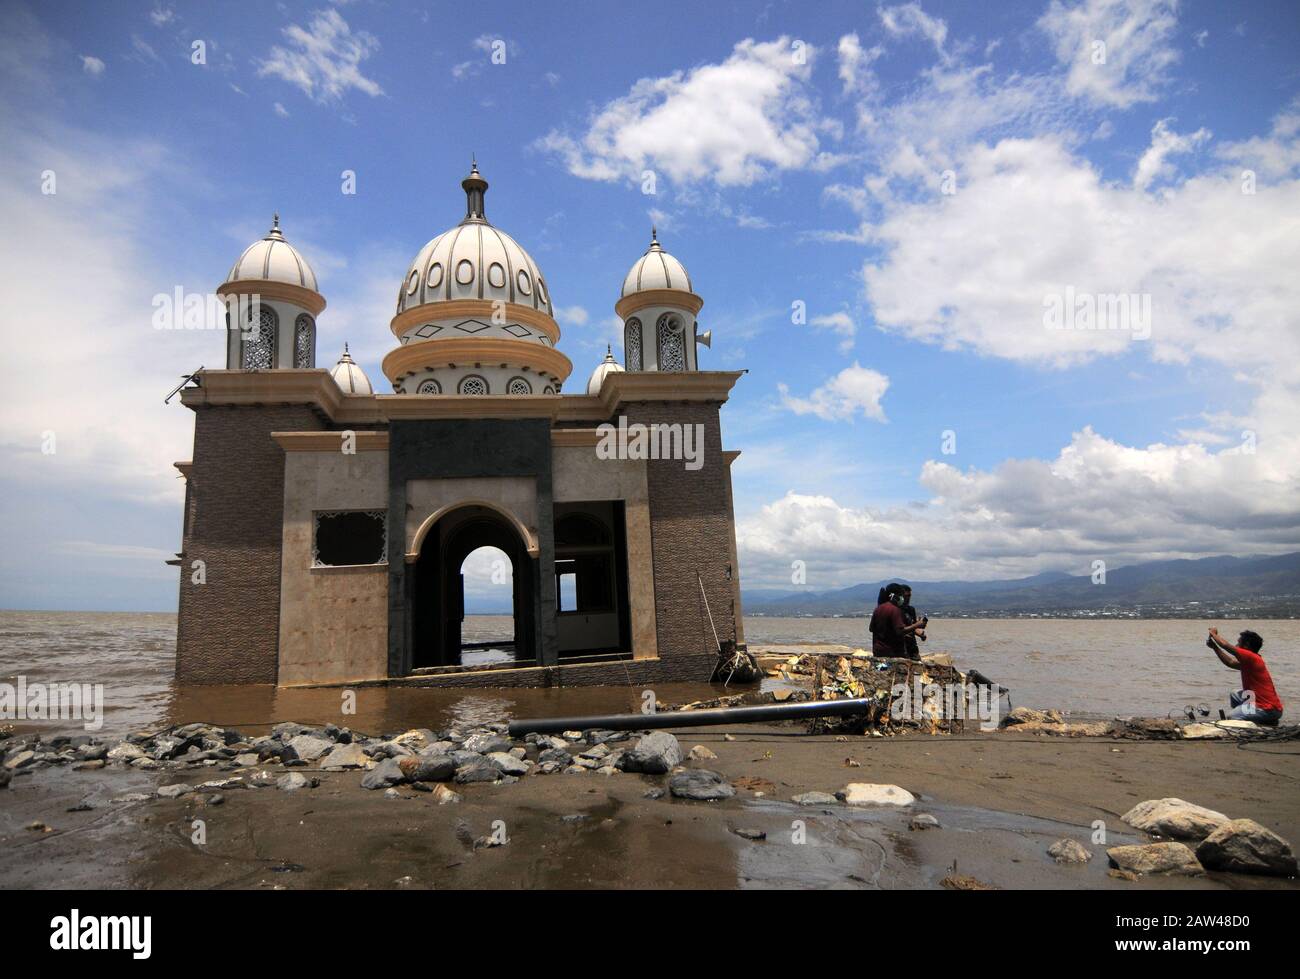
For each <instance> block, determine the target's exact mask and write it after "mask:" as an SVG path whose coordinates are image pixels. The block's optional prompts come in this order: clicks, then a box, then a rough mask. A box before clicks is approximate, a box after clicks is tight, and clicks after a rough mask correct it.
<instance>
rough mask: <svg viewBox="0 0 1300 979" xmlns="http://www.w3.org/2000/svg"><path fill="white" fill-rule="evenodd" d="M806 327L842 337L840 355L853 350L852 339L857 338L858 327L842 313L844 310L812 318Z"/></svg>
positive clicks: (851, 318) (846, 314) (850, 317)
mask: <svg viewBox="0 0 1300 979" xmlns="http://www.w3.org/2000/svg"><path fill="white" fill-rule="evenodd" d="M808 325H809V326H812V327H814V328H816V329H819V330H829V331H831V332H832V333H838V334H839V335H840V336H841V337H843V339H842V340H841V341H840V352H841V353H844V352H847V351H849V350H851V349H852V348H853V339H854V337H855V336H857V332H858V325H857V323H855V322H854V320H853V317H852V316H850V315H849V314H848V313H846V312H844V310H838V311H837V312H834V313H823V314H821V315H819V316H814V317H812V319H810V320H809V321H808Z"/></svg>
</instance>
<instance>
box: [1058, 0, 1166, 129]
mask: <svg viewBox="0 0 1300 979" xmlns="http://www.w3.org/2000/svg"><path fill="white" fill-rule="evenodd" d="M1177 11H1178V0H1081V2H1079V3H1076V4H1073V5H1069V4H1065V3H1062V2H1061V0H1052V3H1051V4H1050V5H1049V6H1048V8H1047V11H1046V12H1045V13H1044V14H1043V16H1042V17H1041V18H1039V20H1038V26H1039V27H1040V28H1041V29H1042V30H1043V31H1044V32H1045V33H1046V34H1047V35H1048V37H1049V38H1050V39H1051V40H1052V42H1053V43H1054V45H1055V51H1056V58H1057V61H1059V62H1060V63H1061V64H1062V65H1066V66H1067V67H1068V72H1067V75H1066V82H1065V86H1066V90H1067V91H1068V92H1069V94H1071V95H1074V96H1082V97H1084V98H1087V99H1089V100H1091V101H1092V102H1094V103H1096V104H1098V105H1103V106H1114V107H1116V108H1120V109H1126V108H1128V107H1129V106H1131V105H1134V104H1136V103H1138V102H1152V101H1154V100H1155V98H1156V95H1157V93H1158V92H1159V91H1160V89H1161V88H1163V87H1164V85H1165V84H1166V82H1167V81H1168V72H1169V69H1170V68H1171V67H1172V66H1173V65H1174V63H1175V62H1177V61H1178V52H1177V50H1176V49H1175V48H1174V46H1173V34H1174V30H1175V28H1176V27H1177V26H1178V17H1177ZM1099 62H1100V63H1099Z"/></svg>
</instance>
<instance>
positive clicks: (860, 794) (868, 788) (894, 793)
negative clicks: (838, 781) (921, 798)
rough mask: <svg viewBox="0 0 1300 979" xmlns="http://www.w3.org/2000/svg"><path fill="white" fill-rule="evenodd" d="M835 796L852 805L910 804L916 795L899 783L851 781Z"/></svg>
mask: <svg viewBox="0 0 1300 979" xmlns="http://www.w3.org/2000/svg"><path fill="white" fill-rule="evenodd" d="M835 797H836V798H837V799H839V800H840V801H842V802H845V803H847V804H848V805H850V806H910V805H911V804H912V803H913V802H915V801H916V797H915V796H913V795H912V793H911V792H908V791H907V789H903V788H899V787H898V786H897V785H877V784H875V783H873V782H850V783H849V784H848V785H846V786H844V788H842V789H840V791H838V792H836V793H835Z"/></svg>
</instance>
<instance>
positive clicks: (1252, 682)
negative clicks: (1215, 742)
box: [1205, 628, 1282, 727]
mask: <svg viewBox="0 0 1300 979" xmlns="http://www.w3.org/2000/svg"><path fill="white" fill-rule="evenodd" d="M1205 644H1206V645H1207V646H1209V647H1210V648H1211V649H1213V650H1214V654H1215V655H1216V656H1218V657H1219V660H1220V662H1222V663H1223V665H1224V666H1226V667H1228V669H1230V670H1240V671H1241V685H1242V688H1243V689H1241V690H1238V691H1237V692H1236V693H1234V694H1231V695H1230V696H1229V698H1228V701H1229V703H1231V704H1232V710H1231V711H1228V712H1227V714H1226V715H1225V713H1224V712H1223V711H1219V716H1220V717H1224V718H1225V719H1231V720H1237V721H1254V722H1255V723H1256V724H1265V725H1268V726H1270V727H1273V726H1276V725H1277V722H1278V721H1279V720H1280V719H1281V717H1282V698H1281V697H1279V696H1278V695H1277V690H1276V689H1274V687H1273V677H1272V676H1270V675H1269V672H1268V667H1267V666H1265V665H1264V657H1263V656H1261V655H1259V651H1260V650H1261V649H1263V648H1264V640H1263V639H1262V638H1260V635H1259V633H1257V632H1251V631H1249V630H1247V631H1246V632H1243V633H1242V634H1241V635H1240V636H1238V637H1237V645H1236V646H1231V645H1229V644H1228V643H1227V642H1225V641H1224V639H1223V637H1222V636H1220V635H1219V630H1218V629H1214V628H1211V629H1210V638H1209V639H1207V640H1206V642H1205Z"/></svg>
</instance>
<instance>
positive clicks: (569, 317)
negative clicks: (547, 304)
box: [555, 306, 588, 326]
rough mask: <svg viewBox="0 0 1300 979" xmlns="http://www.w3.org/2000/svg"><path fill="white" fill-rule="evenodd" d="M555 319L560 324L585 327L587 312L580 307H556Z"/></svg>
mask: <svg viewBox="0 0 1300 979" xmlns="http://www.w3.org/2000/svg"><path fill="white" fill-rule="evenodd" d="M555 318H556V319H557V320H559V322H561V323H571V324H572V325H574V326H586V325H587V319H588V314H587V310H586V309H585V308H583V307H582V306H558V307H556V310H555Z"/></svg>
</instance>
